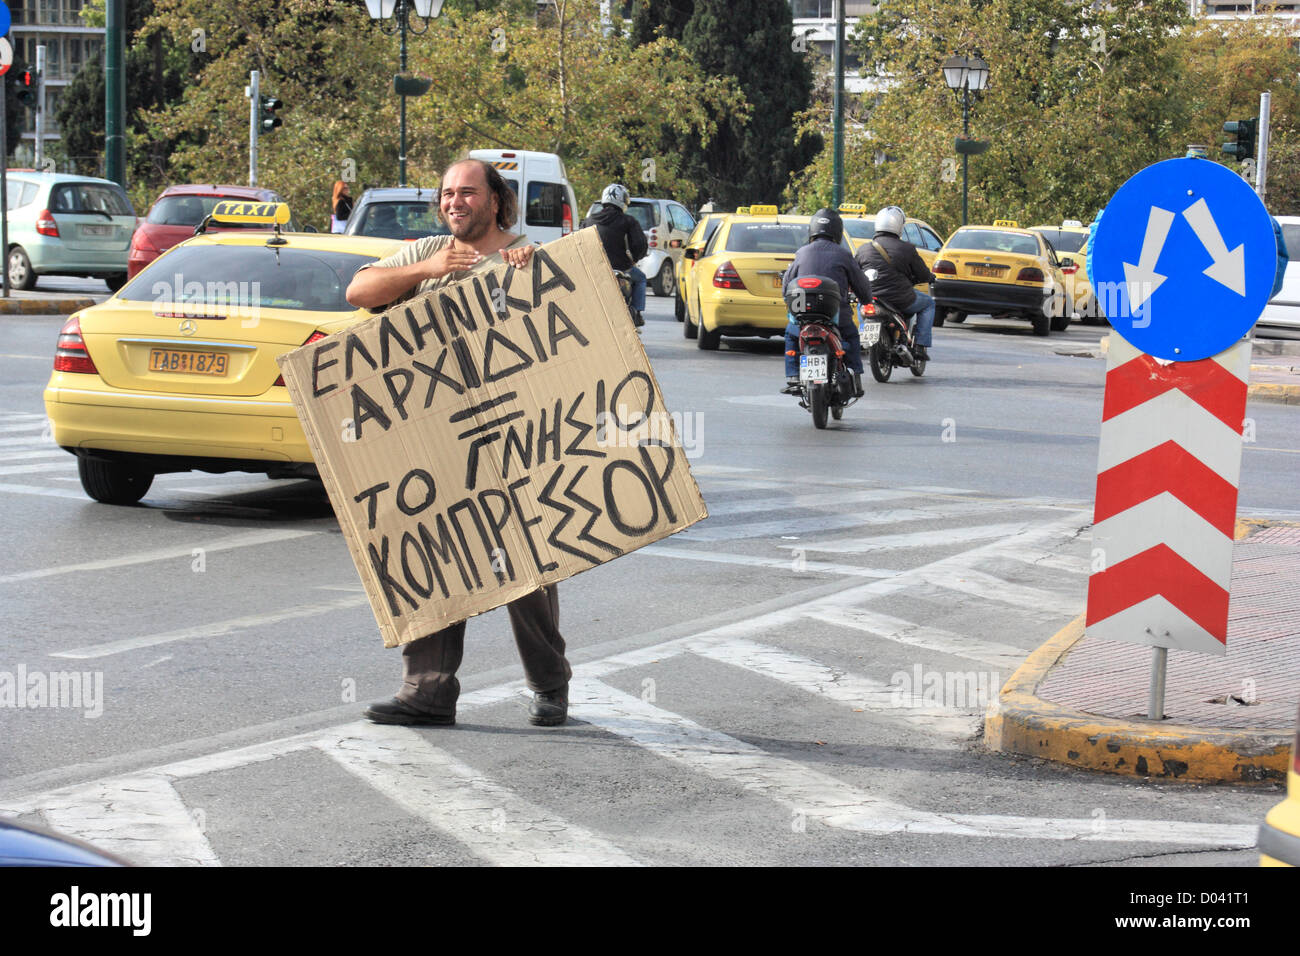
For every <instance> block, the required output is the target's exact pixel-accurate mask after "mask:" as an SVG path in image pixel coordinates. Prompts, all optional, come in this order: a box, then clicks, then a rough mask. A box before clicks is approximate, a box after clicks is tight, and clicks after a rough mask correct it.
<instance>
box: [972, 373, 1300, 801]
mask: <svg viewBox="0 0 1300 956" xmlns="http://www.w3.org/2000/svg"><path fill="white" fill-rule="evenodd" d="M1298 364H1300V363H1298ZM1290 387H1293V388H1295V387H1297V386H1296V385H1294V384H1293V385H1291V386H1290ZM1237 539H1238V540H1237V543H1236V545H1235V546H1234V548H1233V564H1232V586H1231V601H1230V604H1229V611H1228V652H1227V655H1226V656H1224V657H1214V656H1211V655H1207V654H1199V653H1195V652H1192V651H1179V650H1174V649H1171V650H1170V651H1169V655H1168V667H1167V677H1166V682H1165V706H1164V712H1165V719H1164V720H1162V721H1155V720H1150V719H1148V717H1147V714H1148V704H1147V697H1148V687H1149V682H1150V673H1151V660H1152V656H1153V654H1154V650H1153V649H1152V648H1150V647H1144V646H1142V645H1138V644H1127V643H1120V642H1117V641H1101V640H1095V639H1093V638H1090V637H1086V636H1085V635H1084V619H1083V617H1082V616H1080V617H1078V618H1076V619H1075V620H1074V621H1072V622H1070V624H1068V625H1066V627H1065V628H1064V629H1063V630H1061V631H1060V632H1059V633H1058V634H1056V635H1055V636H1054V637H1053V638H1052V639H1051V640H1049V641H1048V642H1047V643H1046V644H1044V645H1043V646H1042V647H1040V648H1039V649H1038V650H1037V651H1035V652H1034V653H1032V654H1031V655H1030V656H1029V658H1028V659H1027V660H1026V661H1025V663H1024V664H1023V665H1021V667H1020V669H1019V670H1018V671H1016V673H1015V674H1013V675H1012V677H1011V679H1010V680H1009V681H1008V682H1007V683H1006V685H1005V686H1004V687H1003V689H1002V693H1001V695H1000V696H999V699H998V700H996V701H995V702H994V703H993V704H992V705H991V706H990V707H989V710H988V714H987V716H986V718H985V723H984V738H985V743H986V745H987V746H988V747H989V748H990V749H991V750H995V751H1002V752H1006V753H1017V754H1024V755H1026V756H1032V757H1041V758H1044V759H1047V760H1054V761H1058V762H1060V763H1065V764H1069V765H1070V766H1074V767H1082V768H1087V769H1091V770H1103V771H1107V772H1111V773H1120V774H1129V775H1131V776H1137V777H1145V778H1165V779H1177V780H1185V781H1192V782H1196V783H1205V782H1222V783H1259V782H1285V780H1286V771H1287V766H1288V764H1289V763H1290V760H1291V744H1292V740H1293V737H1294V735H1295V733H1296V711H1297V704H1298V703H1300V591H1297V589H1296V582H1297V581H1300V525H1297V524H1289V523H1281V522H1267V521H1264V522H1260V521H1242V522H1238V525H1237Z"/></svg>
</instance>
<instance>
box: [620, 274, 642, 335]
mask: <svg viewBox="0 0 1300 956" xmlns="http://www.w3.org/2000/svg"><path fill="white" fill-rule="evenodd" d="M614 278H615V279H616V280H617V281H618V291H619V292H621V293H623V301H624V302H626V303H627V312H628V315H630V316H631V317H632V324H633V325H634V326H635V327H636V332H637V335H640V334H641V326H643V325H645V319H644V318H642V317H641V313H640V312H638V311H637V310H636V309H634V308H632V277H631V276H630V275H628V274H627V273H626V272H624V271H623V270H622V269H615V270H614Z"/></svg>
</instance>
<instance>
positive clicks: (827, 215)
mask: <svg viewBox="0 0 1300 956" xmlns="http://www.w3.org/2000/svg"><path fill="white" fill-rule="evenodd" d="M819 237H821V238H825V239H829V240H830V241H831V242H834V243H836V244H838V243H839V242H840V240H841V239H843V238H844V220H843V219H841V218H840V214H839V213H838V212H836V211H835V210H834V209H818V210H817V211H816V212H815V213H813V215H812V222H810V223H809V224H808V241H809V242H812V241H813V240H814V239H817V238H819Z"/></svg>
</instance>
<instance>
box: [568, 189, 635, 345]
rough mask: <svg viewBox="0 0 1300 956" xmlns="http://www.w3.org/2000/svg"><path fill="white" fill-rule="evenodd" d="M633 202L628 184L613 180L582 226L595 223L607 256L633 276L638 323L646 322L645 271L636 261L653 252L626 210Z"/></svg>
mask: <svg viewBox="0 0 1300 956" xmlns="http://www.w3.org/2000/svg"><path fill="white" fill-rule="evenodd" d="M628 201H629V197H628V193H627V187H626V186H621V185H619V184H618V183H610V184H609V185H608V186H606V187H605V191H604V192H602V193H601V194H600V208H599V209H598V210H596V211H595V212H594V213H592V214H591V215H590V216H588V217H587V218H586V219H584V220H582V227H583V228H586V227H587V226H595V227H596V232H597V233H598V234H599V235H600V242H601V245H603V246H604V247H605V255H607V256H609V264H610V265H611V266H613V267H614V268H615V269H618V270H620V271H622V272H626V273H627V274H628V275H629V276H630V277H631V279H632V302H631V303H630V304H631V306H632V310H633V311H634V312H635V313H636V320H637V321H636V324H637V325H642V324H643V322H644V320H643V319H642V318H641V313H642V312H644V311H645V283H646V278H645V273H644V272H642V271H641V270H640V269H638V268H637V267H636V265H635V263H636V262H637V261H639V260H641V259H644V258H645V255H646V253H647V252H649V251H650V245H649V243H647V242H646V238H645V232H644V231H643V230H642V229H641V224H640V223H638V222H637V221H636V220H635V219H633V218H632V217H631V216H629V215H628V214H627V212H626V210H627V204H628Z"/></svg>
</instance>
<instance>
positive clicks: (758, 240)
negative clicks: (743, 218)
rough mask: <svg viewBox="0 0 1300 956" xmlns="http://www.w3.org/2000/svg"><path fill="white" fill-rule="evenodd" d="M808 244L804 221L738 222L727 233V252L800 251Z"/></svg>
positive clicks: (806, 226) (806, 227) (806, 228)
mask: <svg viewBox="0 0 1300 956" xmlns="http://www.w3.org/2000/svg"><path fill="white" fill-rule="evenodd" d="M807 244H808V224H807V223H803V222H738V223H735V224H733V225H732V227H731V232H730V233H728V235H727V245H726V251H727V252H798V251H799V248H800V247H801V246H806V245H807Z"/></svg>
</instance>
